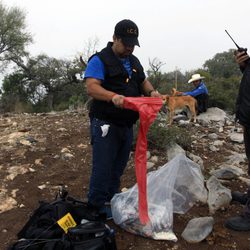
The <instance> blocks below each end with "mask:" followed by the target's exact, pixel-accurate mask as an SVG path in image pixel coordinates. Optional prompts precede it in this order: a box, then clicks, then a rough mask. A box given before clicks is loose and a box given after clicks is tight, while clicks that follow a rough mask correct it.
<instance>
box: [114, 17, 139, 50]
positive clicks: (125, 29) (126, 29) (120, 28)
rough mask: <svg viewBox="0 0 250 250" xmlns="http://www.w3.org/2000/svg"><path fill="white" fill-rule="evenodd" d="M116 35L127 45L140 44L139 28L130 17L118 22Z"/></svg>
mask: <svg viewBox="0 0 250 250" xmlns="http://www.w3.org/2000/svg"><path fill="white" fill-rule="evenodd" d="M114 34H115V36H117V37H119V38H121V39H122V42H123V43H124V44H125V45H129V46H135V45H137V46H139V47H140V44H139V41H138V36H139V30H138V27H137V25H136V24H135V23H134V22H133V21H131V20H129V19H124V20H122V21H120V22H119V23H117V24H116V26H115V32H114Z"/></svg>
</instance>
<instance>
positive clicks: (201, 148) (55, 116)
mask: <svg viewBox="0 0 250 250" xmlns="http://www.w3.org/2000/svg"><path fill="white" fill-rule="evenodd" d="M187 129H189V130H190V133H192V135H193V140H194V141H193V144H192V150H191V153H193V154H195V155H197V156H199V157H201V159H202V160H203V165H204V177H205V179H207V178H209V172H210V170H211V169H212V168H216V166H219V165H220V164H222V163H223V162H225V161H226V157H228V156H230V155H232V154H233V153H232V152H238V153H244V147H243V144H242V143H239V142H235V141H232V140H231V139H230V137H229V131H232V129H233V125H232V124H231V123H225V124H218V123H212V124H209V125H208V124H205V123H203V124H202V125H199V126H195V125H191V126H189V127H188V128H187ZM211 134H212V135H213V134H216V135H217V137H216V139H215V137H214V136H211ZM215 140H217V141H218V140H219V141H222V143H217V144H214V141H215ZM0 148H1V150H0V180H1V182H0V183H1V184H0V221H1V223H0V249H6V248H7V246H8V244H10V243H11V242H13V241H14V240H15V239H16V234H17V233H18V231H19V230H20V229H21V228H22V226H23V225H24V224H25V222H26V221H27V220H28V218H29V216H30V214H31V213H32V211H33V210H34V209H35V208H36V207H37V206H38V201H39V200H48V201H51V200H53V199H54V197H55V194H56V192H57V190H58V186H59V185H60V184H64V185H66V186H67V188H68V191H69V193H70V194H71V195H72V196H74V197H76V198H80V199H84V198H85V197H86V194H87V190H88V181H89V175H90V171H91V146H90V144H89V129H88V117H87V114H86V112H84V111H79V112H77V111H74V112H73V111H71V112H69V111H65V112H60V113H48V114H44V113H43V114H33V115H31V114H5V115H2V116H0ZM150 153H151V155H153V156H158V162H157V163H156V164H155V165H154V167H153V168H152V169H157V167H159V166H162V165H163V164H165V163H166V162H167V161H168V159H167V153H166V152H164V151H161V152H159V151H156V150H154V149H152V150H151V151H150ZM239 167H240V168H242V170H243V171H244V173H246V162H239ZM242 177H243V179H239V178H233V179H232V180H229V181H224V182H223V185H225V186H226V187H228V188H230V189H231V190H240V191H245V190H246V187H247V184H246V183H245V182H244V181H243V180H244V177H246V175H245V176H244V175H243V176H242ZM135 182H136V178H135V172H134V163H133V159H132V158H131V160H130V161H129V165H128V168H127V169H126V172H125V174H124V176H123V179H122V187H127V188H129V187H131V186H133V185H134V183H135ZM241 211H242V206H241V205H239V204H237V203H234V202H232V203H231V205H230V206H229V207H227V208H223V209H220V210H218V211H216V212H215V214H214V215H213V217H214V220H215V224H214V227H213V231H212V233H211V234H210V235H209V236H208V237H207V238H206V239H205V240H203V241H202V242H200V243H196V244H190V243H188V242H186V241H185V240H184V239H183V238H182V237H181V233H182V232H183V230H184V228H185V226H186V224H187V222H188V221H189V220H190V219H192V218H194V217H202V216H208V215H209V209H208V205H207V204H201V203H197V204H196V205H195V206H194V207H193V208H192V209H191V210H189V211H188V212H187V213H186V214H184V215H177V214H176V215H174V225H173V231H174V233H175V234H176V236H177V238H178V241H177V242H169V241H156V240H152V239H148V238H143V237H140V236H137V235H133V234H130V233H128V232H126V231H124V230H123V229H121V228H120V227H118V226H117V225H115V224H114V223H113V222H112V221H110V222H108V224H109V225H110V226H111V227H112V228H114V229H115V232H116V240H117V246H118V249H119V250H123V249H124V250H125V249H126V250H127V249H139V250H146V249H155V250H157V249H159V250H161V249H175V250H177V249H180V250H185V249H190V250H191V249H192V250H195V249H199V250H205V249H216V250H217V249H225V250H229V249H239V250H244V249H245V250H246V249H250V247H249V246H250V234H249V232H244V233H242V232H241V233H240V232H234V231H230V230H228V229H226V228H224V226H223V223H224V221H225V219H226V218H228V217H230V216H233V215H237V214H239V213H241Z"/></svg>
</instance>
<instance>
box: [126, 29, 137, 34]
mask: <svg viewBox="0 0 250 250" xmlns="http://www.w3.org/2000/svg"><path fill="white" fill-rule="evenodd" d="M127 33H128V34H134V35H137V30H136V29H133V28H128V29H127Z"/></svg>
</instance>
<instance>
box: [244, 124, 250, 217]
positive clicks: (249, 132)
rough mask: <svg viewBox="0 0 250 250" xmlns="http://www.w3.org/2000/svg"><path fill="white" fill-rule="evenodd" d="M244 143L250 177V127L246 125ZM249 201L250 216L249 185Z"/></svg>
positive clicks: (249, 215) (249, 191)
mask: <svg viewBox="0 0 250 250" xmlns="http://www.w3.org/2000/svg"><path fill="white" fill-rule="evenodd" d="M244 144H245V150H246V156H247V160H248V176H249V177H250V127H244ZM247 194H248V202H247V205H246V215H247V217H249V218H250V187H248V191H247Z"/></svg>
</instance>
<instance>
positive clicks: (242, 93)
mask: <svg viewBox="0 0 250 250" xmlns="http://www.w3.org/2000/svg"><path fill="white" fill-rule="evenodd" d="M235 59H236V62H237V63H238V64H239V66H240V69H241V71H242V73H243V76H242V79H241V83H240V88H239V94H238V98H237V102H236V119H237V120H238V121H239V123H240V124H241V125H242V126H243V131H244V144H245V150H246V156H247V160H248V175H249V176H250V59H249V56H248V54H247V53H246V52H245V51H243V52H239V51H236V52H235ZM232 198H233V200H235V201H239V202H240V203H242V204H244V205H245V210H244V213H243V215H241V216H236V217H232V218H229V219H228V220H226V222H225V225H226V227H228V228H230V229H232V230H237V231H250V187H248V190H247V194H242V193H240V192H232Z"/></svg>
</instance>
